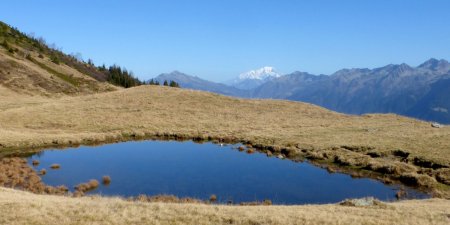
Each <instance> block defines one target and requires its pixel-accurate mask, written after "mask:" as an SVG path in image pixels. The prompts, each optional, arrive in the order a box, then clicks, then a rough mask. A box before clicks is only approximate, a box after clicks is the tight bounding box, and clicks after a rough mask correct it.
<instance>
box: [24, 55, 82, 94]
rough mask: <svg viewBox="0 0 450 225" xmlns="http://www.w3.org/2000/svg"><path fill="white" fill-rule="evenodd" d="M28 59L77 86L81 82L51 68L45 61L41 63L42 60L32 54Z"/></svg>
mask: <svg viewBox="0 0 450 225" xmlns="http://www.w3.org/2000/svg"><path fill="white" fill-rule="evenodd" d="M27 59H28V60H30V61H31V62H33V63H34V64H36V65H38V66H40V67H41V68H42V69H44V70H46V71H47V72H49V73H51V74H53V75H55V76H57V77H58V78H60V79H61V80H64V81H66V82H68V83H70V84H72V85H73V86H76V87H77V86H79V82H78V81H77V80H76V79H75V78H73V77H71V76H69V75H66V74H63V73H60V72H58V71H56V70H54V69H52V68H50V67H49V66H47V65H45V64H44V63H41V62H39V61H37V60H35V59H33V57H31V56H27Z"/></svg>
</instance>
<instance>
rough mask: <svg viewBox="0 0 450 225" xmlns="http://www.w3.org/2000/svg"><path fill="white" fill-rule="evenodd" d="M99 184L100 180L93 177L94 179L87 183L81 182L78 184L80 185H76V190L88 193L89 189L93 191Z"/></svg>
mask: <svg viewBox="0 0 450 225" xmlns="http://www.w3.org/2000/svg"><path fill="white" fill-rule="evenodd" d="M98 186H99V182H98V181H97V180H95V179H92V180H90V181H89V182H87V183H81V184H78V185H77V186H76V187H75V190H76V191H77V192H81V193H83V194H84V193H86V192H88V191H92V190H94V189H96V188H98Z"/></svg>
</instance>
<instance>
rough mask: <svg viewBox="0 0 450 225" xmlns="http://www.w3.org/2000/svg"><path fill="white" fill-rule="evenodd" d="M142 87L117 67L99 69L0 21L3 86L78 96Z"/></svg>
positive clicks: (0, 60)
mask: <svg viewBox="0 0 450 225" xmlns="http://www.w3.org/2000/svg"><path fill="white" fill-rule="evenodd" d="M110 83H111V84H113V85H117V86H122V87H132V86H136V85H139V84H141V82H140V81H139V80H138V79H136V78H134V77H133V75H132V73H130V72H128V71H126V70H123V69H121V68H120V67H118V66H115V65H114V66H111V67H110V68H106V67H105V66H101V67H96V66H95V65H94V64H93V63H92V62H91V61H90V60H89V61H88V62H84V61H82V60H80V59H77V58H76V57H74V56H70V55H67V54H64V53H63V52H61V51H60V50H58V49H55V48H50V47H49V46H48V45H47V44H46V42H45V41H44V40H43V39H41V38H34V37H31V36H28V35H25V34H23V33H21V32H20V31H19V30H17V29H15V28H12V27H10V26H8V25H7V24H5V23H2V22H0V84H2V85H3V86H4V87H6V88H9V89H11V90H13V91H16V92H19V93H22V94H27V95H35V94H39V95H45V96H59V95H79V94H91V93H98V92H104V91H112V90H116V89H117V88H116V87H114V86H113V85H111V84H110Z"/></svg>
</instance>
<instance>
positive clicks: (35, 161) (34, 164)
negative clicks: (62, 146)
mask: <svg viewBox="0 0 450 225" xmlns="http://www.w3.org/2000/svg"><path fill="white" fill-rule="evenodd" d="M31 164H33V166H38V165H39V160H33V162H31Z"/></svg>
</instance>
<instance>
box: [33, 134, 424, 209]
mask: <svg viewBox="0 0 450 225" xmlns="http://www.w3.org/2000/svg"><path fill="white" fill-rule="evenodd" d="M34 159H37V160H39V161H40V162H41V163H40V165H39V166H37V167H36V169H38V170H40V169H42V168H45V169H47V174H46V175H45V176H43V177H42V179H43V181H44V182H45V183H46V184H49V185H55V186H56V185H66V186H67V187H69V188H70V189H71V190H72V191H73V187H74V186H76V185H77V184H79V183H82V182H87V181H89V180H90V179H97V180H99V181H100V182H101V178H102V176H104V175H109V176H110V177H111V179H112V182H111V184H110V185H109V186H103V185H100V187H99V188H98V189H96V190H95V191H92V192H90V193H95V194H102V195H115V196H117V195H118V196H137V195H139V194H147V195H158V194H173V195H176V196H178V197H194V198H200V199H209V196H210V195H212V194H215V195H217V197H218V200H219V201H221V202H226V201H228V200H231V201H233V202H235V203H239V202H248V201H262V200H264V199H270V200H272V202H273V203H276V204H305V203H332V202H338V201H341V200H343V199H345V198H358V197H366V196H373V197H376V198H379V199H382V200H393V199H395V193H396V191H397V190H398V189H399V188H400V186H388V185H385V184H383V183H381V182H379V181H376V180H372V179H354V178H351V177H350V176H349V175H345V174H339V173H334V174H330V173H328V172H327V171H326V170H325V169H321V168H318V167H315V166H313V165H311V164H309V163H296V162H292V161H290V160H281V159H278V158H275V157H270V158H269V157H267V156H266V155H265V154H261V153H255V154H247V153H245V152H239V151H237V150H235V149H233V148H232V146H224V147H221V146H219V145H215V144H212V143H206V144H196V143H193V142H175V141H141V142H125V143H117V144H108V145H103V146H98V147H80V148H72V149H66V150H48V151H44V152H41V153H39V154H37V155H34V156H32V157H30V158H29V162H30V163H31V161H32V160H34ZM53 163H57V164H60V165H61V169H58V170H51V169H49V167H50V165H51V164H53ZM408 190H409V192H411V193H413V194H415V195H417V196H419V197H420V196H423V194H420V193H416V192H415V191H413V190H410V189H408Z"/></svg>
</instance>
